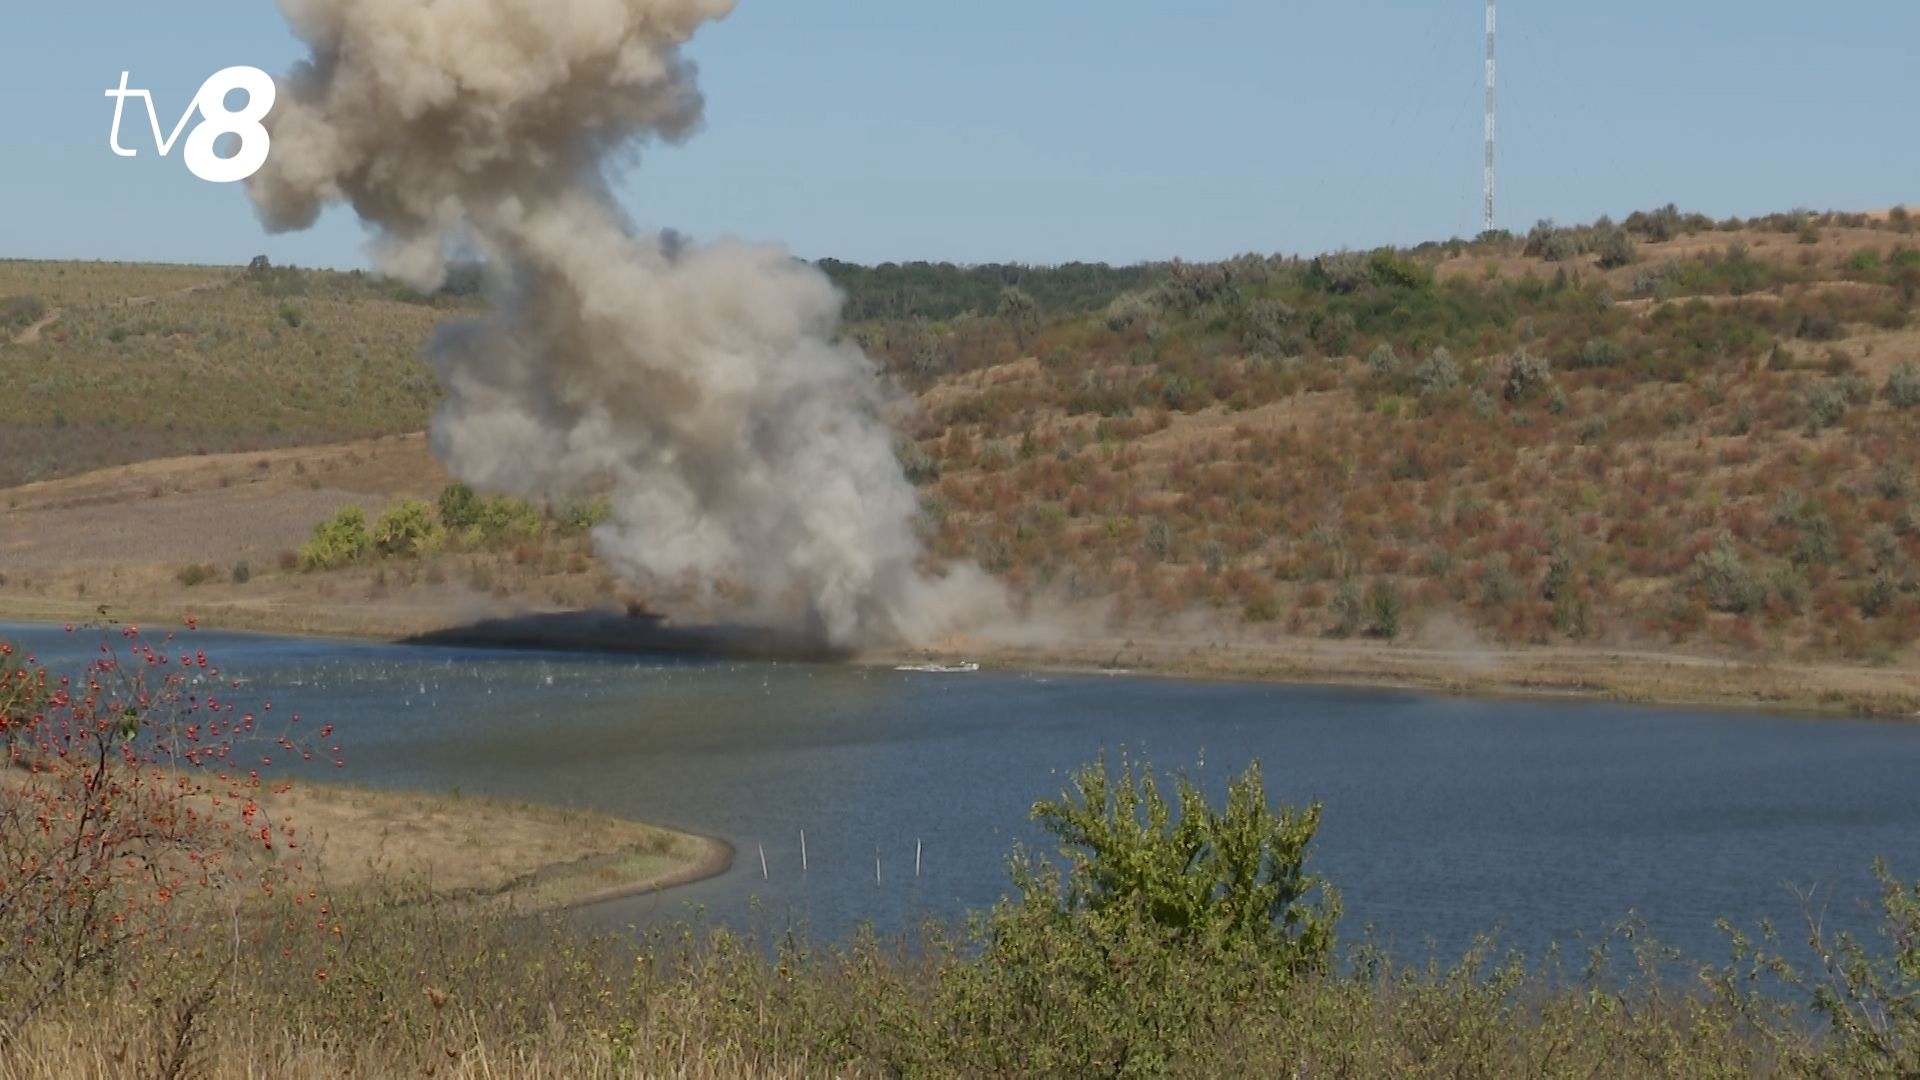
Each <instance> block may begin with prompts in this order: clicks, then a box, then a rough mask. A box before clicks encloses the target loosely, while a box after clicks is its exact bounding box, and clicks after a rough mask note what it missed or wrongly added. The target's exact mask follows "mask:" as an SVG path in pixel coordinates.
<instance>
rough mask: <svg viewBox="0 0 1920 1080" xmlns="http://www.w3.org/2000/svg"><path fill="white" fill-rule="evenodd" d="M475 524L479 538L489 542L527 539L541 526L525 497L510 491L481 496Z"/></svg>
mask: <svg viewBox="0 0 1920 1080" xmlns="http://www.w3.org/2000/svg"><path fill="white" fill-rule="evenodd" d="M477 527H478V529H479V531H480V536H481V538H482V539H484V540H486V541H487V542H488V543H493V544H498V543H511V542H513V541H517V540H531V539H533V538H534V537H536V536H539V535H540V533H541V532H542V531H544V529H545V525H544V524H543V523H542V522H541V520H540V511H538V510H536V509H534V507H533V504H531V503H529V502H527V501H526V500H524V499H516V498H514V497H513V496H511V495H496V496H494V497H493V498H490V499H485V500H482V501H481V503H480V520H479V521H478V522H477Z"/></svg>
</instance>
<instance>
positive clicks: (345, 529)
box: [300, 506, 373, 570]
mask: <svg viewBox="0 0 1920 1080" xmlns="http://www.w3.org/2000/svg"><path fill="white" fill-rule="evenodd" d="M372 549H373V537H372V534H371V533H370V532H369V531H368V529H367V514H366V511H364V510H362V509H360V508H359V507H357V506H348V507H343V508H342V509H341V510H340V512H339V513H337V514H335V515H334V516H333V517H332V518H330V519H329V520H327V521H324V522H321V523H320V525H319V526H318V527H316V528H315V529H314V530H313V538H312V539H311V540H308V541H307V544H306V546H305V547H303V548H301V549H300V567H301V569H303V570H335V569H338V568H340V567H342V566H348V565H351V564H353V563H356V562H359V561H360V560H361V559H364V558H366V557H367V553H368V552H369V551H371V550H372Z"/></svg>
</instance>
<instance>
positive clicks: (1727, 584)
mask: <svg viewBox="0 0 1920 1080" xmlns="http://www.w3.org/2000/svg"><path fill="white" fill-rule="evenodd" d="M1693 580H1694V584H1695V585H1697V586H1698V587H1699V588H1700V590H1701V591H1702V592H1703V593H1705V594H1706V599H1707V606H1708V607H1710V608H1712V609H1713V610H1715V611H1724V612H1727V613H1729V614H1733V615H1745V614H1746V613H1748V612H1750V611H1755V610H1758V609H1759V607H1760V606H1761V604H1763V603H1764V602H1765V601H1766V595H1767V591H1766V587H1765V586H1763V585H1762V584H1761V583H1760V580H1759V579H1758V578H1757V577H1755V576H1754V575H1753V573H1752V572H1751V571H1750V570H1748V569H1747V565H1746V563H1745V562H1743V561H1741V558H1740V552H1739V549H1737V548H1736V547H1734V543H1733V537H1731V536H1728V535H1727V534H1725V533H1722V534H1721V535H1720V536H1719V537H1718V538H1717V539H1716V540H1715V541H1714V543H1713V546H1712V547H1711V548H1708V549H1707V550H1705V551H1703V552H1701V553H1700V554H1698V555H1696V556H1694V559H1693Z"/></svg>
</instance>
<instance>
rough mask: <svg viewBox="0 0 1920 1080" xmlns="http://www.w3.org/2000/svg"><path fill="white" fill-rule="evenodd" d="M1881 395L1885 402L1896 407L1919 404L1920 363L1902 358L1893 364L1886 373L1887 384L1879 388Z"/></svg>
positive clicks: (1908, 407) (1904, 407)
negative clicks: (1890, 369)
mask: <svg viewBox="0 0 1920 1080" xmlns="http://www.w3.org/2000/svg"><path fill="white" fill-rule="evenodd" d="M1880 393H1881V396H1883V397H1885V398H1886V399H1887V404H1889V405H1892V406H1893V407H1894V408H1896V409H1911V408H1913V407H1914V406H1916V405H1920V364H1916V363H1914V362H1913V361H1912V360H1902V361H1901V362H1899V363H1898V364H1895V365H1894V367H1893V371H1891V372H1889V373H1888V375H1887V385H1886V386H1885V387H1883V388H1881V391H1880Z"/></svg>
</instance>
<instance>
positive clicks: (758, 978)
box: [0, 770, 1920, 1080]
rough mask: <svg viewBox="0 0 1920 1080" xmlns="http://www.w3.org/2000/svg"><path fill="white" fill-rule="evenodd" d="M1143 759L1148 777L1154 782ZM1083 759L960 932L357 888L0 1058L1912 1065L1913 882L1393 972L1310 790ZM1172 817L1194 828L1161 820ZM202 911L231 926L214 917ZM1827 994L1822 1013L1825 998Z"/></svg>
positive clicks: (1072, 1070) (720, 1071)
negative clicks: (1726, 956) (562, 911)
mask: <svg viewBox="0 0 1920 1080" xmlns="http://www.w3.org/2000/svg"><path fill="white" fill-rule="evenodd" d="M1145 775H1147V774H1140V776H1141V777H1144V776H1145ZM1192 800H1193V796H1192V794H1191V792H1190V791H1188V790H1186V789H1184V788H1181V789H1179V790H1177V791H1175V792H1172V793H1170V795H1169V796H1162V795H1161V794H1160V793H1159V792H1158V791H1157V790H1156V789H1154V788H1153V787H1151V786H1150V785H1147V784H1146V783H1145V782H1144V780H1143V779H1137V778H1136V776H1135V774H1133V773H1131V772H1128V773H1123V774H1122V775H1120V776H1108V775H1107V774H1106V773H1105V771H1104V770H1098V771H1097V772H1096V771H1093V770H1089V771H1086V772H1082V773H1081V774H1079V776H1077V777H1076V778H1075V788H1074V790H1073V792H1072V793H1070V794H1069V795H1068V796H1066V797H1064V798H1063V799H1062V800H1060V801H1058V802H1051V803H1044V804H1041V805H1040V806H1038V807H1036V815H1037V816H1039V817H1040V819H1041V820H1042V822H1043V823H1044V824H1046V825H1047V827H1048V828H1049V829H1051V830H1052V831H1053V832H1054V833H1055V834H1056V836H1058V837H1059V838H1060V839H1061V841H1062V843H1063V845H1064V847H1063V851H1062V858H1061V862H1060V864H1059V865H1058V866H1057V867H1055V866H1053V865H1048V864H1044V863H1038V862H1034V861H1030V860H1027V859H1025V858H1020V857H1016V859H1015V860H1014V861H1013V863H1012V866H1011V879H1010V890H1009V895H1008V897H1007V899H1005V900H1004V901H1003V902H1002V903H1001V904H1000V905H999V906H998V907H996V908H995V909H994V910H993V911H992V912H987V913H981V914H980V915H979V916H978V917H977V918H976V919H975V920H974V921H973V922H972V923H971V924H970V925H969V926H967V927H964V928H955V927H943V926H939V925H930V926H928V927H927V928H925V929H924V930H923V931H922V932H921V933H919V934H917V935H914V936H911V937H908V938H903V939H898V940H890V941H881V940H876V939H874V938H872V937H869V936H860V937H856V939H855V940H853V941H852V942H850V943H848V944H846V945H844V946H833V947H819V946H816V945H812V944H809V943H808V942H807V940H806V938H805V935H804V933H803V932H800V931H795V930H788V929H786V928H781V927H765V928H761V929H759V930H753V929H748V930H744V931H740V930H731V929H723V928H716V927H712V926H708V925H705V924H700V923H695V924H689V925H683V926H680V927H676V928H672V929H660V930H655V931H651V932H648V933H647V934H645V935H634V934H625V935H618V936H610V937H588V936H585V935H583V934H581V933H580V932H579V931H578V930H576V929H574V928H573V927H571V926H570V925H568V924H567V923H566V922H565V921H563V920H557V919H553V918H550V917H538V916H536V917H526V916H523V915H519V914H516V913H514V912H513V911H512V910H510V909H508V908H505V907H501V906H475V905H461V904H450V903H448V902H447V901H445V900H444V899H437V898H435V897H432V896H430V895H425V894H422V893H419V892H418V891H415V890H412V889H407V888H385V889H382V888H370V889H360V890H356V891H354V892H353V893H351V894H350V895H347V896H346V897H345V898H344V899H342V900H340V901H339V902H338V904H337V907H336V908H335V910H334V911H333V912H331V913H330V916H329V917H330V918H333V919H337V920H338V923H339V925H341V926H342V927H344V928H345V929H344V931H343V932H338V933H334V934H312V933H307V932H304V931H303V930H301V929H299V928H297V927H294V926H292V925H291V924H290V925H288V926H287V927H286V928H285V929H284V930H282V929H280V928H277V927H268V928H267V932H266V933H264V934H262V935H260V936H258V937H246V938H242V937H240V936H238V935H236V936H234V937H233V938H232V940H229V939H228V937H227V936H226V935H225V934H224V933H223V932H212V933H208V934H206V935H204V936H203V937H198V938H195V939H192V940H191V941H188V942H185V943H180V944H177V945H173V946H158V945H155V946H142V947H138V948H131V949H129V950H127V951H126V952H125V953H124V954H123V956H122V957H121V962H120V964H119V965H118V966H117V967H116V968H115V969H114V970H113V971H112V972H110V973H108V972H101V973H98V975H97V976H96V977H95V978H93V979H90V980H89V981H88V982H87V983H85V984H84V985H82V986H78V987H76V988H74V989H73V990H72V991H71V992H70V994H69V995H68V996H67V997H66V998H65V999H63V1000H62V1001H61V1003H60V1007H59V1008H57V1009H50V1010H47V1011H45V1012H44V1013H43V1014H42V1016H41V1017H40V1018H39V1019H37V1020H35V1021H33V1022H32V1023H30V1024H29V1025H27V1026H26V1027H25V1028H23V1029H21V1030H20V1031H19V1032H18V1033H17V1035H16V1037H15V1039H14V1041H13V1042H12V1043H11V1044H10V1045H8V1046H7V1047H6V1048H5V1049H4V1050H0V1077H7V1078H15V1077H17V1078H20V1080H29V1078H31V1080H40V1078H51V1077H66V1076H80V1075H87V1076H113V1077H118V1076H128V1077H132V1076H151V1075H156V1074H158V1075H193V1076H208V1077H220V1078H224V1077H243V1076H248V1077H250V1076H259V1075H272V1076H278V1077H294V1078H305V1077H323V1076H325V1077H332V1076H342V1075H353V1076H383V1077H384V1076H403V1075H404V1076H423V1075H424V1076H453V1077H601V1076H608V1077H611V1076H688V1077H732V1076H803V1075H804V1076H814V1075H838V1076H862V1077H864V1076H982V1075H994V1076H1000V1075H1010V1076H1076V1077H1078V1076H1127V1075H1179V1076H1220V1075H1246V1076H1355V1077H1361V1076H1366V1077H1372V1076H1434V1077H1440V1076H1448V1077H1506V1076H1519V1075H1532V1076H1551V1077H1562V1076H1565V1077H1591V1076H1596V1075H1598V1076H1649V1077H1651V1076H1686V1077H1717V1076H1727V1077H1733V1076H1752V1075H1765V1076H1808V1077H1825V1076H1907V1075H1912V1074H1913V1071H1914V1070H1915V1069H1916V1068H1920V997H1916V991H1920V966H1917V958H1920V890H1917V889H1908V888H1905V887H1902V886H1898V885H1895V884H1893V883H1891V882H1889V883H1888V886H1887V888H1888V891H1887V894H1886V897H1885V898H1884V899H1885V901H1886V916H1887V917H1886V922H1885V924H1884V927H1885V932H1886V933H1887V935H1888V937H1887V940H1886V941H1884V942H1879V943H1875V946H1874V948H1873V949H1872V950H1866V949H1861V948H1857V947H1855V946H1854V945H1853V944H1852V943H1849V942H1847V941H1845V940H1828V939H1822V940H1821V941H1820V943H1819V944H1820V946H1821V950H1820V953H1821V955H1823V956H1824V957H1825V958H1826V963H1824V964H1819V963H1816V965H1815V967H1814V968H1813V969H1812V970H1810V971H1806V972H1798V971H1795V970H1793V969H1792V968H1791V967H1790V966H1789V965H1788V964H1787V962H1786V961H1785V960H1783V959H1781V949H1780V947H1779V945H1778V943H1777V942H1775V943H1770V942H1767V941H1765V940H1761V941H1759V942H1758V943H1757V947H1756V945H1751V944H1748V943H1747V942H1745V941H1744V940H1742V939H1739V938H1737V937H1730V948H1731V956H1732V959H1731V961H1729V962H1726V963H1720V964H1710V963H1704V962H1700V961H1698V960H1690V959H1683V958H1679V957H1676V956H1674V955H1672V954H1671V953H1669V952H1667V951H1665V950H1663V949H1661V948H1660V947H1659V946H1657V945H1655V944H1653V943H1651V942H1649V941H1647V940H1646V939H1645V938H1644V936H1643V935H1641V934H1638V933H1636V932H1634V931H1633V929H1632V928H1631V927H1626V928H1623V931H1622V933H1621V934H1620V935H1619V936H1618V937H1617V938H1616V939H1614V940H1613V941H1611V942H1607V943H1603V944H1601V945H1599V946H1597V947H1594V948H1593V949H1591V950H1590V951H1588V952H1586V953H1584V954H1582V955H1579V956H1572V955H1566V956H1547V957H1536V958H1533V960H1532V961H1531V962H1529V961H1527V960H1525V959H1522V958H1520V957H1517V956H1512V955H1508V954H1503V953H1502V952H1501V951H1500V950H1499V949H1498V948H1497V947H1496V946H1494V945H1493V944H1491V943H1483V944H1482V945H1480V946H1477V947H1476V948H1475V949H1474V950H1473V951H1471V952H1470V953H1469V954H1468V955H1466V956H1464V957H1461V958H1459V959H1458V960H1455V961H1451V962H1445V963H1429V964H1426V965H1419V964H1412V965H1409V964H1406V963H1403V962H1401V961H1399V960H1397V959H1395V958H1392V957H1389V956H1386V955H1383V954H1381V953H1379V952H1378V951H1376V950H1374V949H1373V948H1372V947H1371V946H1370V945H1369V944H1368V943H1366V942H1365V941H1364V940H1362V941H1361V942H1359V943H1358V944H1355V945H1350V946H1347V947H1345V948H1343V949H1340V950H1339V951H1336V945H1335V943H1334V940H1333V938H1332V936H1331V935H1332V930H1333V928H1334V925H1335V920H1336V919H1337V917H1338V911H1339V904H1338V896H1337V893H1336V892H1334V891H1333V889H1332V887H1331V885H1330V883H1327V882H1324V881H1321V880H1320V879H1318V878H1316V877H1314V876H1313V875H1312V874H1311V873H1309V872H1308V871H1307V869H1306V861H1305V860H1306V848H1307V845H1308V843H1309V842H1310V841H1311V839H1312V836H1313V833H1314V829H1315V827H1316V826H1317V824H1318V817H1317V811H1315V810H1313V809H1309V810H1306V811H1302V812H1294V811H1290V810H1285V809H1282V810H1278V811H1274V810H1270V809H1269V808H1268V807H1267V805H1266V803H1265V799H1264V792H1263V791H1262V790H1261V788H1260V787H1259V784H1258V776H1257V773H1250V774H1249V775H1248V777H1243V778H1242V779H1241V780H1240V781H1239V782H1237V783H1236V785H1235V789H1234V793H1233V794H1232V795H1231V796H1230V798H1229V800H1228V802H1227V803H1226V805H1225V806H1223V807H1219V808H1210V807H1207V806H1205V805H1204V804H1200V803H1195V802H1193V801H1192ZM1173 803H1178V804H1180V805H1182V806H1183V807H1184V812H1183V814H1182V821H1183V823H1182V824H1179V825H1174V824H1171V823H1170V822H1169V820H1168V819H1167V818H1166V817H1165V816H1163V815H1164V812H1165V810H1166V809H1167V807H1168V806H1169V805H1171V804H1173ZM209 929H210V930H212V929H216V928H209ZM1809 1006H1811V1008H1809Z"/></svg>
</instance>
